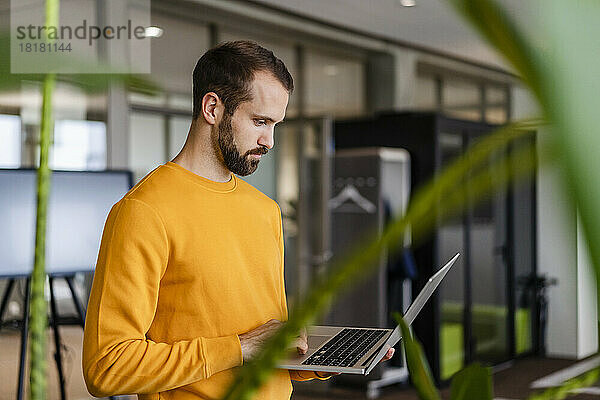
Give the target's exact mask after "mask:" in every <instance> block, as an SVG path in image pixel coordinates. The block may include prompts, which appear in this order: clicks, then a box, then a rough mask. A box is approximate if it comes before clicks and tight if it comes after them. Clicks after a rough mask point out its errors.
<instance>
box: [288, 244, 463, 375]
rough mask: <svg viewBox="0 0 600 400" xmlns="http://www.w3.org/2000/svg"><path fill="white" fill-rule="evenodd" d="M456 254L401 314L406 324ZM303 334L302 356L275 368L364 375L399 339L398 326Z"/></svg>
mask: <svg viewBox="0 0 600 400" xmlns="http://www.w3.org/2000/svg"><path fill="white" fill-rule="evenodd" d="M459 255H460V254H459V253H457V254H456V255H455V256H454V257H453V258H452V259H451V260H450V261H448V263H447V264H446V265H444V266H443V267H442V268H441V269H440V270H439V271H438V272H436V273H435V275H433V276H432V277H431V278H429V281H428V282H427V284H426V285H425V287H423V290H421V293H419V295H418V296H417V298H416V299H415V300H414V301H413V303H412V304H411V305H410V307H409V309H408V311H407V312H406V314H405V315H404V320H405V321H406V323H407V324H408V325H410V324H412V322H413V321H414V320H415V318H416V317H417V315H418V314H419V312H420V311H421V309H423V306H424V305H425V303H426V302H427V300H429V297H431V294H432V293H433V292H434V291H435V289H436V288H437V287H438V285H439V284H440V282H441V281H442V279H444V276H446V273H447V272H448V270H450V267H452V265H453V264H454V262H456V259H457V258H458V256H459ZM307 335H308V351H307V352H306V354H303V355H299V354H295V355H293V356H291V358H289V359H288V360H285V361H284V362H283V363H281V364H280V365H279V366H278V368H282V369H296V370H308V371H323V372H341V373H346V374H359V375H367V374H368V373H369V372H371V370H372V369H373V368H375V366H376V365H377V364H378V363H379V361H381V359H382V358H383V357H384V356H385V354H386V353H387V351H388V349H389V348H390V347H394V346H395V345H396V343H398V341H400V338H401V337H402V333H401V331H400V326H399V325H398V326H396V329H379V328H352V327H341V326H310V327H308V328H307Z"/></svg>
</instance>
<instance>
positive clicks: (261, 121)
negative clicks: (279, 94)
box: [254, 119, 267, 126]
mask: <svg viewBox="0 0 600 400" xmlns="http://www.w3.org/2000/svg"><path fill="white" fill-rule="evenodd" d="M266 124H267V121H265V120H264V119H255V120H254V125H256V126H262V125H266Z"/></svg>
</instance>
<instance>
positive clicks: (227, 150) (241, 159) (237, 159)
mask: <svg viewBox="0 0 600 400" xmlns="http://www.w3.org/2000/svg"><path fill="white" fill-rule="evenodd" d="M217 145H218V147H219V150H220V152H221V155H222V157H223V162H224V163H225V166H226V167H227V169H228V170H230V171H231V172H233V173H234V174H236V175H239V176H247V175H250V174H251V173H253V172H254V171H256V168H258V163H259V162H260V159H257V158H254V157H250V155H251V154H267V152H268V151H269V150H268V149H267V148H266V147H259V148H256V149H252V150H248V151H247V152H246V153H245V154H244V155H241V154H240V152H239V151H238V149H237V146H236V145H235V140H234V136H233V128H232V126H231V116H230V115H229V114H227V113H225V114H224V115H223V120H222V121H221V123H220V124H219V126H218V128H217Z"/></svg>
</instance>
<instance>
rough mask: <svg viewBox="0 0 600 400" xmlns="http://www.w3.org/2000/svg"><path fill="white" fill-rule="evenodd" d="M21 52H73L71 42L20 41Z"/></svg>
mask: <svg viewBox="0 0 600 400" xmlns="http://www.w3.org/2000/svg"><path fill="white" fill-rule="evenodd" d="M19 50H20V51H21V53H62V52H71V43H66V44H65V43H19Z"/></svg>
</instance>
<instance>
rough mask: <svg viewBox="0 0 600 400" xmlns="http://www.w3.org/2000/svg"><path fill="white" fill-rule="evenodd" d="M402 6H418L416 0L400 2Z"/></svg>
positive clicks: (402, 0) (401, 0)
mask: <svg viewBox="0 0 600 400" xmlns="http://www.w3.org/2000/svg"><path fill="white" fill-rule="evenodd" d="M400 5H402V6H404V7H414V6H416V5H417V2H416V0H400Z"/></svg>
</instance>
